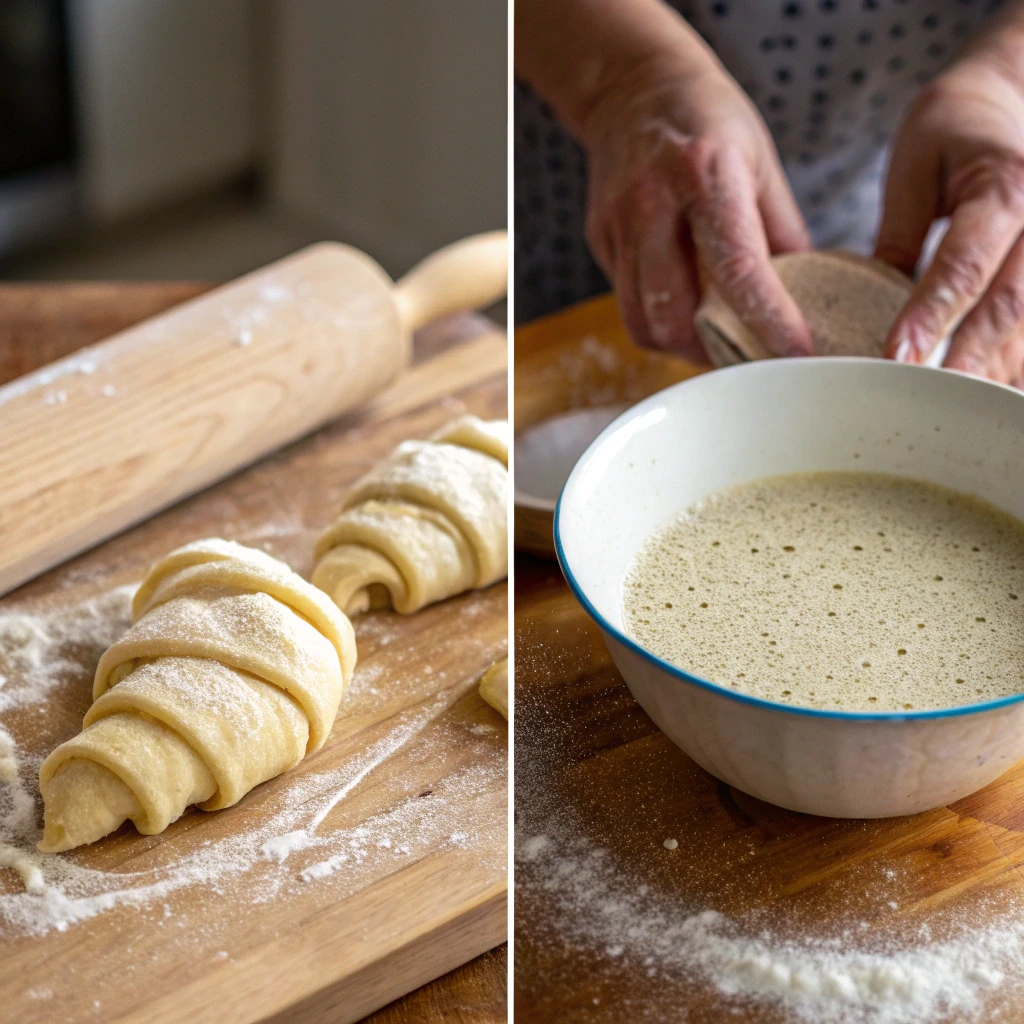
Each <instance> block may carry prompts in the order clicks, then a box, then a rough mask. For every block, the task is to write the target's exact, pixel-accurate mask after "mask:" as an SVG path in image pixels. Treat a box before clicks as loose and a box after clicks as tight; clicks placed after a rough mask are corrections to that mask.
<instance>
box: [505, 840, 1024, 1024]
mask: <svg viewBox="0 0 1024 1024" xmlns="http://www.w3.org/2000/svg"><path fill="white" fill-rule="evenodd" d="M666 845H668V844H667V842H666ZM516 862H517V865H519V868H520V869H522V868H523V867H524V866H525V865H530V869H529V874H528V875H526V871H525V870H519V872H518V876H517V885H519V884H521V883H520V881H519V879H520V878H522V877H523V876H524V875H526V877H527V879H528V881H527V882H526V885H527V886H528V887H530V888H533V887H537V888H539V889H540V891H541V892H542V893H543V897H544V898H545V899H547V900H549V901H550V904H551V906H550V908H549V911H548V913H551V914H554V915H555V916H557V918H558V920H559V922H560V928H562V929H564V930H565V935H566V937H567V938H571V939H572V940H573V941H575V942H580V941H581V940H582V941H584V942H585V944H586V945H587V946H589V947H591V948H593V949H595V950H599V951H601V952H603V954H604V955H605V956H608V957H612V958H614V959H616V960H617V961H625V960H628V961H631V962H634V963H636V964H638V965H639V966H640V967H645V968H647V974H648V976H649V977H652V978H659V979H662V980H666V979H670V978H672V976H678V975H683V976H687V975H689V976H691V977H692V976H700V977H703V978H704V979H706V980H707V981H710V982H711V983H712V984H713V985H714V986H715V987H716V988H717V989H718V990H719V992H720V993H721V994H722V995H723V996H726V997H736V998H739V999H741V1000H747V1001H750V1000H755V1001H761V1002H768V1003H773V1004H777V1005H779V1006H780V1007H781V1008H783V1009H784V1010H786V1011H788V1013H789V1014H790V1015H791V1016H795V1017H796V1018H798V1019H800V1020H804V1021H809V1022H819V1021H825V1020H827V1021H830V1022H836V1024H838V1022H840V1021H858V1022H861V1021H863V1022H870V1024H926V1022H930V1021H938V1020H946V1019H949V1018H950V1017H952V1018H953V1019H955V1020H958V1021H961V1020H966V1019H973V1018H972V1017H971V1015H972V1014H977V1013H978V1012H980V1011H981V1009H982V1008H983V1003H982V998H983V996H984V995H985V993H986V992H989V991H992V990H995V989H997V988H998V986H1000V984H1001V983H1002V982H1003V981H1004V979H1005V978H1006V977H1007V973H1008V972H1013V971H1019V970H1020V966H1021V958H1022V956H1024V917H1017V916H1014V917H1011V918H1009V919H1006V920H997V921H993V922H992V923H990V925H989V926H987V927H981V928H969V929H967V930H966V931H965V932H964V934H962V935H961V936H959V937H958V938H956V939H955V940H951V941H946V942H932V941H930V936H929V934H928V931H927V929H925V930H924V932H923V934H921V935H920V936H919V937H918V941H916V942H911V943H907V942H899V943H897V942H886V941H885V940H884V939H880V940H876V945H875V947H874V948H868V947H864V946H859V945H858V944H857V943H856V942H855V941H853V939H852V937H851V936H850V935H847V934H841V935H838V936H832V937H827V938H823V937H821V936H808V937H807V938H805V939H803V940H797V941H794V940H784V939H781V938H778V937H777V936H775V935H773V934H772V933H771V931H769V930H766V929H764V928H763V927H761V928H759V929H758V930H757V932H756V933H755V934H747V933H746V932H745V931H744V928H743V926H742V922H738V921H733V920H730V919H729V918H727V917H726V916H725V915H723V914H722V913H719V912H718V911H715V910H712V909H705V910H700V909H697V908H694V907H686V906H684V905H682V903H681V901H680V902H676V901H675V900H672V899H671V898H670V897H668V896H667V895H665V894H658V893H655V892H653V891H652V889H651V888H650V887H649V886H647V885H645V884H643V883H641V882H640V881H639V880H638V878H637V877H636V875H635V874H634V873H632V872H631V871H630V868H629V867H628V866H623V865H619V864H617V863H616V861H615V858H614V857H613V856H611V855H610V854H609V851H608V850H606V849H602V848H595V847H592V846H591V845H590V844H589V843H587V842H586V841H583V840H580V839H576V840H569V841H565V842H560V843H556V842H555V841H553V840H552V838H551V837H550V836H549V835H542V836H526V837H522V838H520V839H519V840H518V841H517V844H516ZM619 969H621V968H618V967H617V968H616V970H619Z"/></svg>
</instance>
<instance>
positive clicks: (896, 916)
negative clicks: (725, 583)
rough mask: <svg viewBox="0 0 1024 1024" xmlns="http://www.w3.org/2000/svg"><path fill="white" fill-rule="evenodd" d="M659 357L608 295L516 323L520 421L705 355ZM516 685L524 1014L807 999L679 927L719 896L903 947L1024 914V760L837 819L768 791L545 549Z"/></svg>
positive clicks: (698, 1018)
mask: <svg viewBox="0 0 1024 1024" xmlns="http://www.w3.org/2000/svg"><path fill="white" fill-rule="evenodd" d="M650 358H655V359H656V358H657V357H646V356H641V355H639V354H637V353H635V352H632V351H631V350H630V349H629V345H628V340H627V339H626V336H625V332H624V330H623V328H622V324H621V322H620V321H619V319H618V316H617V314H616V311H615V306H614V303H613V302H611V300H609V299H601V300H597V301H595V302H589V303H584V304H582V305H580V306H578V307H575V308H573V309H571V310H569V311H567V312H565V313H562V314H558V315H556V316H553V317H549V318H546V319H545V320H541V321H537V322H536V323H534V324H530V325H527V326H526V327H522V328H519V329H517V331H516V341H515V422H516V428H517V430H518V429H521V427H522V426H523V425H527V424H529V423H532V422H535V421H536V420H537V418H538V416H539V415H541V414H544V415H550V414H551V413H553V412H556V411H559V410H561V409H564V408H566V407H567V406H568V405H588V404H589V405H596V404H612V403H614V402H616V401H622V400H628V401H635V400H636V399H637V398H639V397H642V396H641V395H640V394H638V392H644V393H647V392H648V391H653V390H655V389H656V387H660V386H664V384H667V383H670V382H671V380H673V379H674V380H681V379H683V378H685V377H687V376H689V375H691V374H692V373H693V372H695V371H694V370H693V368H691V367H687V366H686V365H685V364H681V363H678V362H675V361H663V363H662V366H661V369H660V371H659V370H656V369H653V368H652V367H651V366H650V365H649V361H650ZM573 366H576V367H577V368H580V367H582V369H577V370H573V369H572V367H573ZM644 366H646V369H645V368H644ZM538 410H540V412H538ZM515 695H516V702H515V793H516V878H515V884H516V900H515V915H516V920H515V969H516V978H515V1019H516V1021H517V1022H518V1024H547V1022H549V1021H559V1022H566V1024H575V1022H586V1024H613V1022H614V1024H619V1022H621V1021H668V1020H672V1021H675V1020H685V1021H686V1022H687V1024H705V1022H706V1024H719V1022H722V1021H725V1020H729V1021H736V1022H737V1024H741V1022H749V1024H755V1022H756V1024H771V1022H778V1024H782V1022H787V1021H790V1020H793V1019H795V1018H793V1017H792V1016H791V1015H787V1011H786V1010H784V1009H783V1008H782V1007H780V1006H779V1005H777V1004H773V1003H771V1002H768V1001H758V1000H752V999H749V998H743V997H735V998H732V997H729V996H727V995H725V994H723V992H722V991H720V990H719V989H718V988H716V987H715V986H714V985H712V984H710V983H709V982H708V980H707V979H706V978H705V977H704V976H703V975H702V974H701V973H700V972H698V971H695V970H694V969H693V968H692V961H687V959H686V957H685V956H683V955H682V954H681V953H680V951H679V950H678V949H676V950H672V949H666V948H665V947H664V945H663V944H661V942H660V939H661V937H662V936H663V935H664V934H665V933H666V930H667V929H669V928H671V927H673V926H674V925H676V924H678V923H679V922H680V921H682V920H684V919H688V918H689V916H690V915H693V914H697V913H699V912H702V911H706V910H714V911H717V912H719V913H721V914H723V915H725V916H726V917H727V918H728V919H731V920H734V921H737V922H740V923H741V924H742V925H743V926H744V928H746V927H748V926H749V927H750V928H752V929H753V931H754V934H757V933H758V932H757V930H758V929H763V928H767V929H769V930H770V931H771V933H772V934H773V935H774V936H776V937H783V938H794V939H800V938H802V937H804V936H808V935H809V936H813V937H824V936H828V937H832V938H836V937H838V941H839V942H840V943H841V944H842V943H848V942H852V941H855V940H851V939H850V935H851V934H854V935H856V936H861V935H863V936H864V937H865V939H864V941H868V939H870V940H872V941H875V940H877V941H882V942H884V941H888V940H889V939H892V941H893V942H894V944H895V948H904V949H906V948H910V949H913V948H915V946H914V943H915V942H918V944H920V941H921V940H920V939H919V936H920V934H921V933H920V929H921V928H922V926H927V927H928V928H930V929H931V934H932V935H933V936H934V937H935V938H939V937H941V936H943V935H944V934H947V933H948V934H950V935H956V934H957V933H958V931H959V929H960V928H961V927H968V928H971V929H973V928H985V927H986V926H988V924H989V923H990V922H991V921H994V920H997V919H998V920H1000V921H1010V922H1024V915H1022V914H1021V911H1020V909H1019V908H1020V907H1022V906H1024V898H1022V897H1024V873H1022V871H1021V868H1022V865H1024V764H1022V765H1018V766H1017V767H1016V768H1014V769H1013V770H1011V771H1010V772H1009V773H1007V774H1006V775H1004V776H1003V777H1002V778H1001V779H999V780H997V781H996V782H994V783H993V784H991V785H990V786H988V787H987V788H986V789H984V790H982V791H981V792H979V793H976V794H974V795H972V796H970V797H968V798H966V799H964V800H961V801H959V802H958V803H956V804H955V805H953V806H950V807H943V808H938V809H936V810H934V811H930V812H928V813H925V814H920V815H916V816H913V817H905V818H896V819H887V820H876V821H850V820H834V819H828V818H818V817H812V816H809V815H802V814H796V813H792V812H789V811H785V810H782V809H780V808H777V807H774V806H771V805H769V804H765V803H762V802H760V801H758V800H755V799H753V798H752V797H749V796H747V795H746V794H744V793H742V792H739V791H738V790H735V789H731V788H730V787H728V786H726V785H725V784H723V783H720V782H719V781H718V780H716V779H715V778H713V777H712V776H710V775H709V774H708V773H706V772H705V771H703V770H702V769H701V768H699V767H698V766H697V765H696V764H695V763H694V762H693V761H691V760H690V759H689V758H688V757H687V756H686V755H685V754H683V753H682V751H680V750H679V749H678V748H677V747H675V746H674V745H673V744H672V743H671V742H670V741H669V740H668V739H667V737H666V736H664V735H663V734H662V733H661V732H659V730H658V729H657V728H656V727H655V725H654V724H653V723H652V722H651V720H650V719H649V718H648V717H647V715H646V714H645V713H644V712H643V711H642V710H641V708H640V707H639V705H637V703H636V702H635V701H634V700H633V698H632V696H631V695H630V693H629V691H628V689H627V688H626V686H625V684H624V682H623V680H622V677H621V676H620V675H619V673H618V671H617V670H616V669H615V667H614V665H613V664H612V662H611V659H610V657H609V655H608V652H607V650H606V648H605V646H604V643H603V641H602V639H601V635H600V632H599V630H598V629H597V627H596V625H595V624H594V623H593V622H592V620H591V619H590V618H589V617H588V616H587V615H586V613H585V612H584V611H583V609H582V608H581V607H580V605H579V604H578V603H577V602H576V600H575V599H574V598H573V596H572V594H571V593H570V591H569V589H568V587H567V586H566V584H565V582H564V581H563V579H562V576H561V573H560V571H559V569H558V567H557V565H556V564H555V563H554V562H551V561H544V560H541V559H538V558H535V557H532V556H528V555H517V557H516V561H515ZM666 839H668V840H672V839H674V840H676V841H677V843H678V846H677V847H675V848H674V849H667V848H666V847H665V846H664V841H665V840H666ZM603 922H608V923H603ZM1015 926H1017V925H1015ZM847 929H850V930H852V931H847ZM844 933H845V934H844ZM744 934H746V932H744ZM968 934H970V932H969V933H968ZM925 945H927V944H926V943H925ZM979 1012H980V1017H979V1018H978V1019H980V1020H985V1021H987V1020H995V1019H998V1020H999V1021H1000V1022H1002V1024H1019V1022H1022V1021H1024V995H1022V992H1021V986H1020V984H1019V983H1018V982H1017V981H1012V980H1011V979H1010V978H1009V977H1008V978H1007V979H1006V980H1004V982H1003V983H1002V984H1000V985H999V986H998V987H997V988H995V989H992V990H990V991H989V990H986V992H985V994H984V998H983V1001H982V1008H981V1010H980V1011H979ZM997 1013H998V1014H999V1015H998V1017H997ZM805 1019H815V1020H818V1019H820V1020H822V1021H823V1022H824V1021H826V1020H829V1021H831V1020H833V1019H835V1018H833V1017H832V1016H831V1014H830V1013H827V1012H826V1013H824V1014H823V1015H822V1016H820V1017H812V1018H805ZM844 1019H845V1018H844ZM851 1019H852V1018H851ZM857 1019H858V1020H859V1019H861V1018H857ZM865 1019H871V1018H865ZM887 1019H889V1018H887ZM891 1019H892V1020H895V1019H896V1018H895V1017H893V1018H891ZM916 1019H917V1018H915V1020H916ZM929 1019H935V1020H958V1021H962V1020H964V1019H965V1018H964V1017H962V1016H959V1015H958V1014H954V1015H953V1016H952V1017H950V1016H948V1015H946V1016H943V1015H942V1014H938V1015H936V1016H935V1017H934V1018H929Z"/></svg>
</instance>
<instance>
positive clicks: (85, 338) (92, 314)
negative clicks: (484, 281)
mask: <svg viewBox="0 0 1024 1024" xmlns="http://www.w3.org/2000/svg"><path fill="white" fill-rule="evenodd" d="M209 287H210V286H209V285H206V284H200V283H138V284H136V283H132V284H107V283H88V284H78V283H76V284H40V285H2V286H0V384H2V383H4V382H6V381H8V380H11V379H13V378H15V377H18V376H20V375H22V374H24V373H27V372H29V371H31V370H33V369H35V368H36V367H38V366H41V365H43V364H45V363H48V362H50V361H52V360H54V359H57V358H59V357H61V356H64V355H67V354H68V353H70V352H73V351H75V350H77V349H78V348H81V347H82V346H84V345H87V344H90V343H92V342H95V341H97V340H100V339H102V338H104V337H106V336H108V335H110V334H113V333H115V332H116V331H118V330H121V329H123V328H125V327H127V326H129V325H131V324H133V323H136V322H137V321H139V320H141V319H144V318H145V317H147V316H151V315H153V314H155V313H158V312H160V311H161V310H164V309H166V308H168V307H170V306H172V305H175V304H177V303H179V302H182V301H185V300H186V299H189V298H191V297H193V296H195V295H198V294H200V293H202V292H203V291H205V290H207V288H209ZM488 330H490V328H489V327H488V322H487V321H484V320H482V318H480V317H476V316H469V315H465V316H454V317H449V318H447V319H445V320H443V321H439V322H438V323H436V324H433V325H431V326H430V327H429V328H427V329H425V330H424V331H422V332H420V334H419V335H417V337H416V339H415V357H414V358H415V363H416V364H421V363H423V362H424V361H426V360H429V359H431V358H433V357H435V356H437V355H439V354H440V353H443V352H446V351H447V350H450V349H454V348H456V347H458V346H460V345H462V344H464V343H468V342H471V341H473V340H474V339H476V338H479V337H481V336H482V334H483V333H486V332H487V331H488ZM506 971H507V952H506V946H504V945H501V946H498V947H497V948H495V949H493V950H491V951H490V952H488V953H485V954H483V955H482V956H479V957H477V958H476V959H474V960H472V961H470V962H469V963H467V964H465V965H464V966H462V967H459V968H457V969H456V970H453V971H451V972H450V973H448V974H446V975H444V976H443V977H440V978H438V979H437V980H435V981H433V982H430V983H429V984H426V985H424V986H423V987H422V988H420V989H418V990H416V991H414V992H412V993H410V994H409V995H407V996H405V997H403V998H400V999H398V1000H396V1001H395V1002H392V1003H390V1004H389V1005H388V1006H386V1007H384V1008H383V1009H381V1010H379V1011H377V1012H376V1013H374V1014H372V1015H371V1016H370V1017H368V1018H366V1021H367V1022H373V1024H412V1022H421V1021H456V1022H461V1024H497V1022H499V1021H504V1020H505V1019H506V1016H507V1015H506V1011H505V1003H506V995H505V993H506ZM3 1016H4V1015H3V1013H2V1012H0V1018H3ZM290 1019H292V1016H291V1015H290V1014H289V1013H288V1012H285V1013H283V1014H279V1015H277V1016H275V1017H274V1020H275V1021H280V1022H282V1024H284V1022H286V1021H289V1020H290ZM295 1019H298V1016H297V1015H296V1017H295ZM302 1019H304V1020H305V1019H310V1018H308V1017H303V1018H302ZM316 1019H317V1020H321V1019H323V1020H326V1019H327V1018H326V1017H316Z"/></svg>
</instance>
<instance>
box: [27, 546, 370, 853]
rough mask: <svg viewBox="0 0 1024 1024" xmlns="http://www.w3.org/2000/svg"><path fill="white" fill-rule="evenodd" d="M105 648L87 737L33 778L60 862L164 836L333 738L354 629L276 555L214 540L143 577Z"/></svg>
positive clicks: (48, 847)
mask: <svg viewBox="0 0 1024 1024" xmlns="http://www.w3.org/2000/svg"><path fill="white" fill-rule="evenodd" d="M132 617H133V620H134V622H133V625H132V626H131V628H130V629H129V630H128V632H127V633H125V635H124V636H123V637H122V638H121V639H120V640H118V641H117V642H116V643H115V644H113V645H112V646H111V647H110V648H108V650H107V651H106V652H105V653H104V655H103V657H102V658H101V659H100V662H99V665H98V666H97V668H96V675H95V678H94V681H93V704H92V707H91V708H90V709H89V711H88V712H87V713H86V716H85V720H84V722H83V729H82V732H81V733H79V734H78V735H77V736H75V737H73V738H72V739H70V740H68V741H67V742H65V743H62V744H61V745H60V746H59V747H57V749H56V750H54V751H53V752H52V753H51V754H50V756H49V757H47V759H46V760H45V761H44V762H43V764H42V766H41V767H40V770H39V782H40V788H41V790H42V794H43V805H44V829H43V838H42V840H41V841H40V843H39V849H40V850H42V851H43V852H47V853H52V852H58V851H61V850H69V849H72V848H73V847H75V846H80V845H82V844H83V843H91V842H95V841H96V840H97V839H100V838H102V837H103V836H105V835H107V834H108V833H109V832H112V831H113V830H114V829H116V828H118V827H119V826H120V825H121V823H122V822H123V821H125V820H126V819H129V818H130V819H131V820H132V821H133V822H134V823H135V826H136V828H137V829H138V830H139V831H140V832H141V833H143V834H145V835H154V834H156V833H158V832H162V831H163V830H164V829H165V828H166V827H167V826H168V825H169V824H170V823H171V822H172V821H175V820H176V819H177V818H179V817H180V816H181V814H182V813H183V812H184V811H185V809H186V808H187V807H189V806H191V805H192V804H197V805H198V806H200V807H201V808H202V809H204V810H217V809H219V808H222V807H229V806H230V805H232V804H234V803H237V802H238V801H239V800H240V799H241V798H242V797H243V796H245V794H246V793H248V792H249V790H250V789H252V788H253V787H254V786H256V785H258V784H259V783H261V782H265V781H266V780H267V779H271V778H274V777H275V776H276V775H279V774H281V772H283V771H287V770H288V769H289V768H293V767H294V766H295V765H297V764H298V763H299V761H301V760H302V758H303V757H304V756H306V754H308V753H311V752H312V751H314V750H317V749H319V747H320V746H322V744H323V743H324V741H325V740H326V738H327V735H328V733H329V732H330V729H331V726H332V725H333V722H334V717H335V715H336V714H337V710H338V704H339V702H340V701H341V695H342V691H343V689H344V686H345V685H346V684H347V682H348V681H349V680H350V679H351V676H352V671H353V669H354V667H355V658H356V651H355V637H354V633H353V631H352V625H351V623H350V622H349V621H348V619H347V618H346V617H345V616H344V615H343V614H342V613H341V612H339V610H338V609H337V608H336V607H335V606H334V605H333V604H332V603H331V602H330V601H328V600H327V599H326V598H325V597H324V595H323V594H322V593H321V592H320V591H319V590H317V589H316V588H315V587H313V586H311V585H310V584H309V583H307V582H306V581H305V580H303V579H302V578H301V577H299V576H298V575H297V574H295V573H294V572H292V571H291V570H290V569H289V568H288V567H287V566H286V565H284V564H283V563H282V562H279V561H278V560H277V559H275V558H272V557H271V556H269V555H266V554H264V553H263V552H261V551H255V550H252V549H250V548H246V547H243V546H242V545H240V544H233V543H231V542H229V541H223V540H219V539H210V540H203V541H197V542H195V543H193V544H187V545H185V546H184V547H182V548H178V549H177V550H176V551H172V552H171V553H170V554H169V555H167V556H166V557H165V558H163V559H161V560H160V561H159V562H157V564H156V565H154V566H153V568H152V569H151V570H150V571H149V573H148V574H147V576H146V578H145V580H143V582H142V585H141V586H140V587H139V590H138V593H137V594H136V596H135V600H134V602H133V606H132Z"/></svg>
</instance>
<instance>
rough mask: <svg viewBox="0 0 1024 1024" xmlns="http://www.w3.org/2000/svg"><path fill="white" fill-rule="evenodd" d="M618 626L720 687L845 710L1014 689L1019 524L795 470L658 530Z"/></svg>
mask: <svg viewBox="0 0 1024 1024" xmlns="http://www.w3.org/2000/svg"><path fill="white" fill-rule="evenodd" d="M624 622H625V628H626V632H627V633H628V634H629V635H630V636H631V637H633V638H634V639H636V640H637V641H638V642H639V643H641V644H642V645H643V646H644V647H646V648H647V649H648V650H650V651H653V652H654V653H656V654H658V655H659V656H661V657H663V658H665V659H666V660H668V661H670V662H672V663H674V664H676V665H678V666H680V667H681V668H683V669H685V670H686V671H688V672H692V673H694V674H695V675H698V676H700V677H702V678H704V679H709V680H711V681H713V682H715V683H718V684H719V685H721V686H725V687H729V688H731V689H734V690H736V691H738V692H741V693H746V694H750V695H752V696H756V697H761V698H763V699H765V700H771V701H776V702H782V703H788V704H795V705H800V706H802V707H813V708H831V709H833V710H838V709H841V710H848V711H904V710H906V711H911V710H926V709H934V708H945V707H953V706H957V705H963V704H972V703H976V702H978V701H984V700H991V699H994V698H998V697H1006V696H1009V695H1011V694H1016V693H1021V692H1024V524H1022V523H1020V522H1018V521H1017V520H1015V519H1013V518H1011V517H1009V516H1007V515H1005V514H1003V513H1002V512H999V511H998V510H996V509H994V508H993V507H991V506H989V505H986V504H984V503H982V502H979V501H977V500H975V499H972V498H969V497H966V496H965V495H961V494H957V493H955V492H953V491H950V490H947V489H945V488H940V487H935V486H932V485H930V484H922V483H917V482H915V481H911V480H905V479H902V478H899V477H892V476H884V475H881V474H873V473H802V474H795V475H791V476H779V477H770V478H768V479H765V480H759V481H755V482H753V483H749V484H743V485H740V486H738V487H734V488H730V489H728V490H725V491H721V492H719V493H718V494H715V495H713V496H711V497H710V498H708V499H707V500H705V501H704V502H702V503H701V504H700V505H699V506H698V507H696V508H694V509H691V510H689V511H688V512H687V513H686V514H685V515H683V516H681V517H680V518H678V519H676V520H674V521H673V522H671V523H670V524H668V525H667V526H665V527H662V528H661V529H660V530H659V531H657V532H656V533H655V534H654V535H653V536H652V537H651V538H649V539H648V541H647V542H646V543H645V545H644V547H643V548H642V550H641V552H640V554H639V556H638V557H637V559H636V561H635V563H634V565H633V567H632V568H631V570H630V572H629V574H628V576H627V578H626V582H625V600H624Z"/></svg>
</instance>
